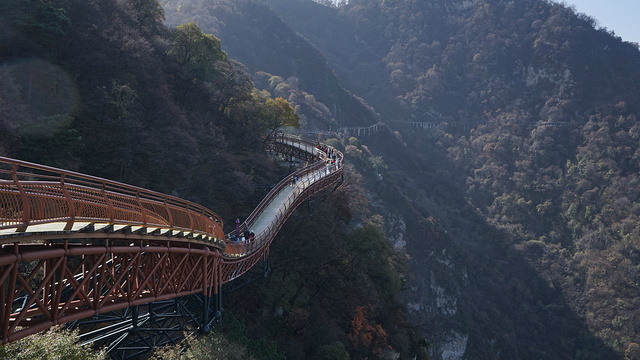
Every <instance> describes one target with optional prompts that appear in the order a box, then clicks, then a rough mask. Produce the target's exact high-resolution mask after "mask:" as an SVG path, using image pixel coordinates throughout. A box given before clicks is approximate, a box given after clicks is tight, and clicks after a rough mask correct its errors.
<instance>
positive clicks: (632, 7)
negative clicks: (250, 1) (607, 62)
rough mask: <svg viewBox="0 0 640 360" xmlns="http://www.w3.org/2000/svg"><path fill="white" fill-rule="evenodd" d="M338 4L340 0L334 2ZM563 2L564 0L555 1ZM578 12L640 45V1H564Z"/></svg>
mask: <svg viewBox="0 0 640 360" xmlns="http://www.w3.org/2000/svg"><path fill="white" fill-rule="evenodd" d="M333 1H334V2H338V0H333ZM554 1H556V2H562V0H554ZM564 2H565V3H566V4H567V5H575V8H576V11H577V12H579V13H583V14H587V15H589V16H591V17H592V18H594V19H596V20H598V26H599V27H606V28H607V29H608V30H613V31H614V32H615V33H616V35H617V36H620V37H621V38H622V40H624V41H631V42H637V43H640V0H564Z"/></svg>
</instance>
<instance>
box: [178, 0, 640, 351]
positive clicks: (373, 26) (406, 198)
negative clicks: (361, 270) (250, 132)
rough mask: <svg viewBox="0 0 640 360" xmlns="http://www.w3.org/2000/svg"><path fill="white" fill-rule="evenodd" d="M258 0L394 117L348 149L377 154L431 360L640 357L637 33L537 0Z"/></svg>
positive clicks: (412, 311)
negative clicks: (630, 36) (333, 2)
mask: <svg viewBox="0 0 640 360" xmlns="http://www.w3.org/2000/svg"><path fill="white" fill-rule="evenodd" d="M214 3H220V2H214ZM254 3H255V4H256V5H255V6H258V5H262V4H265V3H266V4H268V5H269V6H270V7H271V9H272V11H273V12H274V13H275V14H278V15H279V16H281V18H282V21H283V22H284V24H285V25H286V26H289V27H291V28H292V29H293V30H295V31H296V32H297V33H299V34H300V35H301V36H302V37H303V38H304V39H307V40H308V41H309V42H310V43H312V44H313V46H314V47H315V48H316V50H314V52H316V51H317V50H319V51H321V52H322V56H323V58H326V59H327V62H328V64H329V65H330V66H331V67H332V68H333V71H334V72H335V73H336V74H338V75H339V78H340V80H341V83H342V84H343V85H344V86H345V87H346V88H347V89H349V90H350V91H351V92H352V93H354V94H355V95H357V96H360V97H362V98H363V99H364V100H365V101H366V102H367V103H368V104H369V105H371V106H372V107H373V108H374V109H375V112H377V113H379V114H381V120H382V121H384V122H386V123H387V124H389V126H390V127H391V129H392V130H394V131H396V133H395V134H393V135H379V136H378V137H376V138H374V139H364V138H363V139H359V140H360V141H361V142H362V144H366V147H362V146H361V144H360V143H356V142H353V143H351V144H345V145H346V147H345V151H346V152H347V154H348V155H349V156H351V157H350V159H351V161H353V162H354V164H356V165H357V166H358V165H359V166H360V169H361V170H362V171H363V173H364V174H365V179H367V176H366V174H367V169H369V170H372V169H373V168H374V167H375V166H374V167H372V164H373V163H372V162H371V161H370V160H371V156H373V157H375V156H381V157H382V158H383V159H384V162H385V166H378V167H377V168H376V169H377V170H380V171H376V173H377V174H381V175H383V176H382V177H381V178H378V180H377V181H373V179H374V177H373V176H375V174H374V173H373V171H371V172H370V174H371V175H372V177H371V178H370V179H371V182H370V184H369V185H370V191H371V194H370V196H371V197H372V199H374V201H377V202H378V204H379V205H380V211H381V212H383V213H384V214H385V220H386V222H385V223H386V224H387V231H388V234H389V236H392V237H395V238H396V240H397V242H396V245H397V246H399V247H400V248H402V247H403V245H405V244H406V246H404V249H405V250H406V252H407V254H408V255H409V256H410V268H411V271H410V273H411V275H412V277H411V278H410V279H409V282H408V287H407V288H406V290H405V291H404V292H403V294H402V295H401V297H403V299H404V301H405V305H406V307H407V311H408V313H409V315H410V319H412V320H413V321H414V323H413V324H414V325H415V326H418V327H420V328H422V329H423V335H424V336H425V337H426V338H427V339H428V340H429V341H430V342H432V343H433V344H434V347H433V348H432V350H431V354H432V356H433V357H435V358H483V359H484V358H505V359H507V358H509V359H511V358H576V359H583V358H584V359H586V358H615V357H619V358H624V357H625V356H626V357H628V358H637V357H638V353H637V349H638V343H640V333H639V330H638V329H639V326H640V318H638V315H637V314H638V313H640V312H639V310H640V303H638V300H637V298H638V297H637V295H638V291H639V288H638V282H639V281H640V232H639V231H638V229H639V228H640V227H639V225H640V218H639V215H640V213H639V212H638V209H640V208H639V207H638V203H639V201H640V189H639V188H638V183H639V181H640V179H639V178H638V172H639V170H640V162H639V161H638V154H639V153H640V151H639V148H638V138H639V136H640V133H639V129H640V125H639V124H638V116H639V115H640V91H639V90H640V51H638V46H637V44H630V43H626V42H623V41H621V40H620V39H619V38H616V37H615V36H614V35H613V34H612V33H610V32H608V31H607V30H606V29H596V28H594V26H595V21H594V20H593V19H590V18H589V17H587V16H585V15H581V14H576V13H575V12H574V11H573V10H572V9H571V8H567V7H566V6H564V5H561V4H557V3H554V2H550V1H543V0H525V1H518V2H514V1H502V0H484V1H438V0H436V1H403V0H384V1H378V0H352V1H350V2H349V3H348V4H347V5H345V6H342V7H339V8H330V7H322V5H319V4H317V3H314V2H312V1H310V0H265V1H255V2H254ZM168 8H169V7H168ZM174 9H175V7H174ZM168 13H169V11H168ZM180 13H181V14H182V15H185V14H187V12H186V11H181V12H180ZM221 14H222V13H221ZM263 15H264V16H265V17H269V18H271V17H272V15H271V14H270V13H267V12H265V13H264V14H263ZM169 16H172V15H169ZM216 16H217V15H216ZM225 19H227V18H226V17H224V16H222V15H220V18H219V23H221V24H225ZM258 19H260V17H259V16H257V15H255V14H253V15H251V16H250V17H248V18H247V19H245V20H244V21H245V22H251V21H253V24H258V23H260V22H261V21H264V20H258ZM259 28H260V29H261V30H260V31H261V32H260V34H261V36H265V35H264V34H269V32H268V31H269V30H268V28H267V27H259ZM221 31H222V30H221ZM238 34H240V33H238ZM269 35H270V36H273V37H278V36H279V35H278V34H275V33H271V34H269ZM236 36H237V38H238V41H240V42H247V43H250V40H251V37H249V38H243V39H242V40H240V36H239V35H236ZM252 48H253V49H256V50H257V49H260V47H259V46H258V44H254V45H252ZM229 53H230V55H231V56H238V57H239V58H242V57H243V56H245V55H241V52H239V53H238V54H237V55H236V54H235V52H234V51H233V50H231V49H230V48H229ZM280 55H284V53H283V54H273V53H272V52H267V53H264V57H267V58H269V60H265V61H266V62H284V61H291V59H284V58H281V57H280ZM252 56H254V57H256V56H257V57H259V56H260V55H256V54H255V53H254V54H253V55H252ZM291 56H295V54H294V53H287V54H286V56H285V57H286V58H289V57H291ZM252 70H262V69H252ZM273 75H279V74H277V73H274V74H273ZM285 76H289V75H285ZM296 76H297V77H300V78H301V77H303V76H304V75H301V74H296ZM307 76H313V75H307ZM305 91H308V92H309V94H311V95H315V94H314V93H313V90H311V89H307V90H305ZM317 97H318V98H319V96H317ZM412 122H436V123H444V125H443V126H442V127H440V128H439V129H437V130H431V131H423V130H417V129H416V128H415V127H414V126H412V125H411V123H412ZM364 124H365V123H363V125H364ZM454 124H459V126H457V127H455V126H453V125H454ZM462 125H464V126H462ZM385 169H386V170H385ZM381 179H382V180H381ZM394 224H395V225H394ZM463 354H464V355H463Z"/></svg>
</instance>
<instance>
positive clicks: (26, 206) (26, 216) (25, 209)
mask: <svg viewBox="0 0 640 360" xmlns="http://www.w3.org/2000/svg"><path fill="white" fill-rule="evenodd" d="M11 176H12V177H13V182H14V183H15V185H16V187H17V188H18V191H19V192H20V197H21V198H22V226H21V227H19V228H18V229H16V232H25V231H27V227H28V226H29V222H30V220H31V200H29V198H28V197H27V193H26V192H25V191H24V188H22V185H21V184H20V181H19V180H18V164H13V166H12V167H11Z"/></svg>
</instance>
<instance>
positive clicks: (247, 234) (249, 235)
mask: <svg viewBox="0 0 640 360" xmlns="http://www.w3.org/2000/svg"><path fill="white" fill-rule="evenodd" d="M255 237H256V234H254V233H253V231H249V230H245V231H244V232H243V233H241V234H233V235H231V240H233V241H236V242H243V243H250V242H252V241H253V239H254V238H255Z"/></svg>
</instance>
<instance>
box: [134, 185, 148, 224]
mask: <svg viewBox="0 0 640 360" xmlns="http://www.w3.org/2000/svg"><path fill="white" fill-rule="evenodd" d="M136 201H137V202H138V207H140V213H141V214H142V223H143V224H144V225H145V226H147V211H146V210H145V208H144V206H142V201H140V190H138V191H136Z"/></svg>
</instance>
